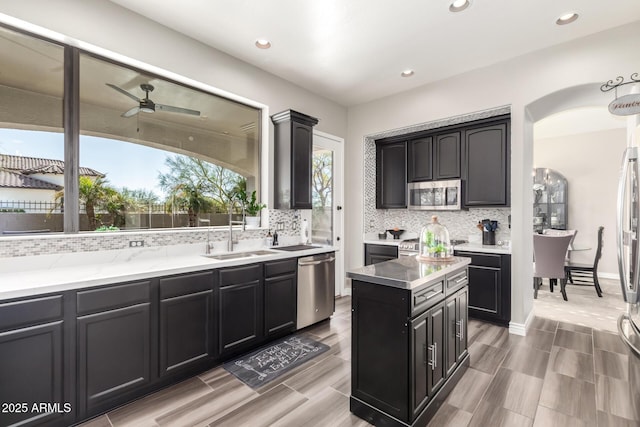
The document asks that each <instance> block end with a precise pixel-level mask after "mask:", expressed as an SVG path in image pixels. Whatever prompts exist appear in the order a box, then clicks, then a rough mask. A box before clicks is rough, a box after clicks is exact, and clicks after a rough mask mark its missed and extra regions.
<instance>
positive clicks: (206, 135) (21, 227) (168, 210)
mask: <svg viewBox="0 0 640 427" xmlns="http://www.w3.org/2000/svg"><path fill="white" fill-rule="evenodd" d="M0 36H1V40H0V41H1V42H2V43H3V46H0V47H2V49H0V60H1V61H2V63H3V64H5V63H8V64H11V65H13V64H15V66H12V67H8V68H7V71H8V73H4V70H5V68H4V65H3V73H0V85H1V86H0V88H2V90H3V91H6V92H7V93H9V94H13V98H16V99H18V98H19V101H20V103H19V104H16V103H15V102H14V101H12V100H11V98H9V97H5V96H4V94H3V96H2V98H1V100H0V155H4V158H5V161H4V163H7V161H6V159H9V160H11V161H13V162H14V163H15V161H16V159H15V158H14V157H16V156H17V157H20V156H23V157H31V156H32V157H34V158H38V159H40V160H41V161H42V162H40V164H39V167H40V168H41V169H42V170H45V169H46V170H47V171H52V170H55V171H56V172H57V175H56V177H55V178H56V179H55V180H54V181H55V182H53V184H52V186H51V188H48V189H47V191H48V192H47V194H46V195H40V196H38V197H40V199H43V198H44V200H42V203H45V204H46V208H43V209H44V211H42V212H41V213H40V214H39V215H40V216H42V217H43V218H45V221H44V222H43V221H42V220H41V219H39V220H37V221H40V222H42V223H38V222H37V221H36V220H35V219H34V220H31V219H29V220H28V221H27V218H29V217H31V216H33V214H34V213H35V212H32V210H27V209H23V211H24V212H22V211H21V213H24V214H26V215H23V217H22V219H21V221H19V223H15V221H14V220H15V218H13V219H12V221H14V223H12V224H8V223H7V221H4V222H3V221H2V218H0V230H2V231H3V232H9V233H18V232H25V231H30V230H32V231H33V230H38V231H63V229H62V224H63V221H62V219H61V218H60V217H62V215H74V216H75V217H76V218H78V219H79V226H80V231H93V230H98V231H102V230H114V229H118V230H127V229H147V228H173V227H194V226H199V225H203V224H207V225H209V224H210V225H225V224H228V218H229V216H228V206H229V201H230V197H231V196H232V194H234V193H235V191H237V190H238V189H242V190H245V191H246V192H247V193H249V194H251V192H252V191H253V190H256V191H257V193H258V197H259V194H260V191H259V189H260V181H259V178H260V170H259V169H260V114H261V112H260V110H259V109H257V108H254V107H249V106H247V105H244V104H241V103H238V102H234V101H231V100H228V99H225V98H222V97H219V96H217V95H214V94H211V93H207V92H205V91H202V90H199V89H196V88H191V87H187V86H185V85H183V84H179V83H176V82H173V81H170V80H168V79H165V78H162V77H160V76H157V75H153V74H151V73H147V72H144V71H141V70H138V69H134V68H132V67H128V66H126V65H123V64H117V63H114V62H111V61H109V60H106V59H103V58H100V57H96V56H94V55H92V54H89V53H85V52H80V55H79V76H80V77H79V81H78V82H77V83H78V84H79V88H80V90H79V100H78V101H79V112H80V119H79V123H72V124H71V127H73V129H64V130H63V127H62V110H63V86H64V85H63V79H64V75H63V72H64V66H63V64H64V47H63V46H58V45H53V44H50V43H47V42H44V41H42V40H39V39H36V38H33V37H30V36H27V35H22V34H19V33H15V32H12V31H11V30H7V29H2V28H0ZM41 45H42V46H41ZM34 46H35V47H34ZM43 46H45V47H47V46H50V47H49V48H47V49H45V47H43ZM5 47H6V48H5ZM9 47H10V48H9ZM67 49H71V48H69V47H67ZM51 51H53V53H52V52H51ZM54 54H55V55H54ZM5 56H6V58H5ZM54 57H55V61H54V60H53V59H52V58H54ZM25 69H28V70H29V72H27V73H25V72H24V71H23V70H25ZM54 87H55V88H56V90H53V88H54ZM25 91H26V93H28V94H29V96H30V97H31V98H33V99H31V98H29V97H25V96H24V93H25ZM75 101H76V100H73V99H70V95H67V98H66V102H75ZM16 105H17V107H18V108H16ZM53 107H55V109H54V108H53ZM44 131H47V132H44ZM63 131H64V132H67V133H68V134H73V133H72V132H77V133H78V134H79V135H80V137H79V149H78V150H77V151H78V152H74V153H72V155H73V157H74V158H77V160H78V165H79V169H78V176H79V183H78V193H79V194H78V197H79V210H76V211H75V212H71V211H70V210H75V209H73V207H72V206H74V204H70V203H67V206H65V203H64V200H65V197H69V195H70V194H71V193H72V192H67V193H65V191H64V188H63V187H64V179H63V177H64V174H65V173H68V174H69V173H71V172H70V167H66V166H65V164H64V133H63ZM16 132H19V133H20V138H19V139H20V141H21V142H22V143H23V146H25V147H26V146H29V147H30V149H29V150H17V149H15V147H14V146H13V145H11V144H9V143H8V142H6V141H10V140H11V139H14V136H15V133H16ZM14 145H15V144H14ZM54 146H55V149H54ZM69 147H72V145H68V146H67V150H70V151H74V149H73V148H69ZM9 156H14V157H11V158H9ZM67 156H69V153H67ZM19 160H20V161H24V162H26V160H25V159H19ZM2 164H3V163H0V168H3V166H2ZM5 169H6V168H5ZM5 169H0V173H5V174H6V173H8V172H7V171H6V170H5ZM3 170H5V171H4V172H2V171H3ZM29 173H31V174H33V172H29ZM32 177H33V178H35V177H36V176H35V175H32ZM37 177H40V175H38V176H37ZM27 181H29V180H26V179H25V178H23V182H27ZM29 182H30V181H29ZM0 184H1V182H0ZM2 188H3V187H2V186H0V203H5V202H8V201H9V199H10V198H11V199H12V200H11V201H10V203H7V204H11V205H12V206H13V205H15V206H18V205H19V204H17V200H15V198H16V197H15V195H10V194H9V195H7V194H8V192H5V193H6V194H5V195H7V197H4V196H2ZM41 193H42V192H41ZM38 197H36V193H35V190H34V191H31V193H29V197H27V198H26V199H25V201H28V199H33V201H34V202H35V201H38V200H40V199H38ZM5 199H6V200H5ZM3 206H4V205H0V209H7V208H3ZM70 206H71V207H70ZM236 209H237V208H236ZM12 215H13V217H15V216H16V213H12ZM0 217H3V215H0ZM54 218H55V219H56V221H55V222H56V225H55V226H53V225H52V224H53V222H54V221H53V219H54ZM234 219H235V218H234ZM34 221H36V222H35V223H34ZM45 222H46V224H45ZM65 231H74V230H65Z"/></svg>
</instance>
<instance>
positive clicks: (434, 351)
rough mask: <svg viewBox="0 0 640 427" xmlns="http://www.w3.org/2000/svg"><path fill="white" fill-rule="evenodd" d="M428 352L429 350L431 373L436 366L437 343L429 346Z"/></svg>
mask: <svg viewBox="0 0 640 427" xmlns="http://www.w3.org/2000/svg"><path fill="white" fill-rule="evenodd" d="M429 350H431V361H430V362H429V366H431V370H432V371H435V370H436V368H437V366H438V362H437V356H436V354H437V353H438V343H433V344H432V345H430V346H429Z"/></svg>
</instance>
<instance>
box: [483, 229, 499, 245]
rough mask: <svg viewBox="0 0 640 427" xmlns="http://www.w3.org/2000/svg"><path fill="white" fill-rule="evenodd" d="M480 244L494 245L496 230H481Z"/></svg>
mask: <svg viewBox="0 0 640 427" xmlns="http://www.w3.org/2000/svg"><path fill="white" fill-rule="evenodd" d="M482 244H483V245H495V244H496V232H495V231H483V232H482Z"/></svg>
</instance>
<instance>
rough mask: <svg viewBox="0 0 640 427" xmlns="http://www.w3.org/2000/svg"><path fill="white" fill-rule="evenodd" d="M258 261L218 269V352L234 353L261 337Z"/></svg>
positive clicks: (262, 300)
mask: <svg viewBox="0 0 640 427" xmlns="http://www.w3.org/2000/svg"><path fill="white" fill-rule="evenodd" d="M262 267H263V266H262V264H251V265H243V266H239V267H227V268H223V269H220V270H219V272H220V276H219V288H218V320H219V324H218V331H219V332H218V336H219V346H218V350H219V355H220V357H222V358H226V357H228V356H231V355H234V354H238V353H240V352H242V351H243V350H248V349H249V348H251V347H253V346H255V345H256V344H259V343H260V342H261V341H262V339H263V337H264V333H263V325H264V320H263V315H264V299H263V297H264V290H263V273H262Z"/></svg>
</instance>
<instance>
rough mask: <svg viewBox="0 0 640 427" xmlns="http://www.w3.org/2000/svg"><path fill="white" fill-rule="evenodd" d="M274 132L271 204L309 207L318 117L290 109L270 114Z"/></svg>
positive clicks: (281, 207) (278, 207)
mask: <svg viewBox="0 0 640 427" xmlns="http://www.w3.org/2000/svg"><path fill="white" fill-rule="evenodd" d="M271 121H272V122H273V125H274V130H275V135H274V141H275V168H274V171H275V172H274V186H275V191H274V207H275V208H276V209H311V207H312V206H311V157H312V154H313V127H314V126H315V125H317V124H318V119H316V118H315V117H311V116H307V115H306V114H302V113H299V112H297V111H293V110H287V111H283V112H280V113H277V114H274V115H273V116H271Z"/></svg>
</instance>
